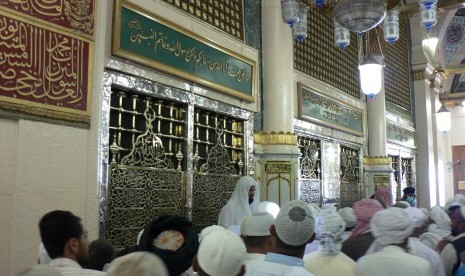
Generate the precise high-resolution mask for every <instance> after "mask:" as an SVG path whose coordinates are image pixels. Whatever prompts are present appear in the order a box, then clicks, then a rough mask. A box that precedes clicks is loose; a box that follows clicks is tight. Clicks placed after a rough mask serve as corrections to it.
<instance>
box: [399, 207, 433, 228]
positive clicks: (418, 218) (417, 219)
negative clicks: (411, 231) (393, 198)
mask: <svg viewBox="0 0 465 276" xmlns="http://www.w3.org/2000/svg"><path fill="white" fill-rule="evenodd" d="M402 210H404V211H405V212H406V213H407V215H408V216H409V218H410V221H411V222H412V225H413V227H415V228H421V227H422V226H423V225H424V224H425V221H426V219H427V217H426V215H425V213H423V211H422V210H420V209H419V208H415V207H409V208H405V209H402Z"/></svg>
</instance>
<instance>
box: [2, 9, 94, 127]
mask: <svg viewBox="0 0 465 276" xmlns="http://www.w3.org/2000/svg"><path fill="white" fill-rule="evenodd" d="M0 20H1V21H2V22H3V23H4V27H5V28H3V31H2V32H1V33H0V36H1V37H2V38H1V39H0V41H1V42H2V43H1V45H0V55H1V56H0V76H1V78H0V108H2V109H5V110H9V111H13V112H20V113H24V114H30V115H34V116H41V117H46V118H50V119H54V120H55V119H56V120H64V121H73V122H84V123H86V124H88V123H89V122H90V116H91V99H92V69H93V52H94V50H93V48H94V42H93V41H91V40H87V39H84V38H82V37H79V36H76V35H74V34H72V33H68V32H64V31H61V30H60V29H57V28H52V27H49V26H45V25H42V24H40V23H38V22H34V21H30V20H28V19H26V18H23V17H20V16H18V15H15V14H12V13H9V12H8V10H5V9H4V8H0Z"/></svg>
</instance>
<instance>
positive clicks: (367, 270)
mask: <svg viewBox="0 0 465 276" xmlns="http://www.w3.org/2000/svg"><path fill="white" fill-rule="evenodd" d="M370 227H371V230H372V233H373V236H374V237H375V241H374V242H376V244H377V245H379V246H381V247H382V250H381V251H380V252H377V253H374V254H370V255H366V256H363V257H362V258H360V259H359V260H358V261H357V270H356V275H357V276H372V275H377V276H388V275H389V276H392V275H408V276H433V275H434V273H433V269H432V267H431V264H430V263H429V262H427V261H426V260H424V259H422V258H420V257H417V256H413V255H411V254H409V253H407V244H408V237H409V236H410V234H411V233H412V223H411V221H410V219H409V216H408V215H407V213H406V212H405V211H404V210H402V209H400V208H397V207H390V208H387V209H385V210H382V211H379V212H377V213H376V214H374V215H373V218H372V219H371V221H370Z"/></svg>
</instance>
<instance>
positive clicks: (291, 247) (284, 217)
mask: <svg viewBox="0 0 465 276" xmlns="http://www.w3.org/2000/svg"><path fill="white" fill-rule="evenodd" d="M314 229H315V220H314V218H313V215H312V213H311V212H310V208H309V207H308V205H307V204H306V203H305V202H303V201H301V200H292V201H289V202H288V203H286V204H285V205H284V206H283V207H282V208H281V210H280V211H279V213H278V216H277V217H276V219H275V222H274V225H272V226H271V228H270V233H271V235H272V236H273V237H274V238H275V241H276V250H284V251H287V252H289V253H290V254H295V255H299V256H300V255H302V256H303V251H302V249H303V250H305V245H306V244H307V243H309V242H311V241H312V240H313V239H314V237H315V235H314ZM301 251H302V252H301ZM302 256H300V257H302Z"/></svg>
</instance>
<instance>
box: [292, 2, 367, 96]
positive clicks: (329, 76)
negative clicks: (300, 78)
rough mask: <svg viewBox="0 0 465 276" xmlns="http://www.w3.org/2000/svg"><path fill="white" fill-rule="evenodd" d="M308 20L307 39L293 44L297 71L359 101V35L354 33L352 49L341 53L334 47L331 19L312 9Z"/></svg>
mask: <svg viewBox="0 0 465 276" xmlns="http://www.w3.org/2000/svg"><path fill="white" fill-rule="evenodd" d="M303 2H305V4H307V5H309V4H311V3H310V2H313V1H309V0H305V1H303ZM308 18H309V19H308V37H307V38H306V39H305V40H304V41H303V42H302V43H299V42H296V41H294V68H295V69H297V70H299V71H301V72H303V73H305V74H307V75H309V76H311V77H314V78H316V79H318V80H321V81H323V82H325V83H327V84H329V85H331V86H334V87H336V88H338V89H340V90H342V91H344V92H345V93H347V94H349V95H351V96H353V97H355V98H357V99H358V98H360V84H359V74H358V69H357V67H358V55H357V37H356V34H355V33H351V36H350V41H351V45H349V46H348V47H347V48H346V49H344V50H340V49H339V48H338V47H337V46H336V45H335V44H334V33H333V21H332V18H331V15H330V14H327V13H324V12H321V11H318V10H316V9H313V8H311V9H309V12H308Z"/></svg>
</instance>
